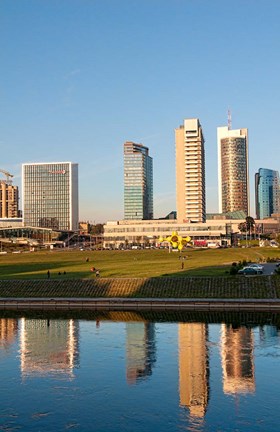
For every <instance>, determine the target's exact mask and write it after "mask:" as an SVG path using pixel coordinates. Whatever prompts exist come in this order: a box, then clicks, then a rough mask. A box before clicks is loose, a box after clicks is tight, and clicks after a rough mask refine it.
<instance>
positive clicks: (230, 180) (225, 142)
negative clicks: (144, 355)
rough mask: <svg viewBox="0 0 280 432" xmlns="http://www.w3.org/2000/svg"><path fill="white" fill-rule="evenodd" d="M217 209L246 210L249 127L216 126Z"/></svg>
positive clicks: (221, 210) (226, 211)
mask: <svg viewBox="0 0 280 432" xmlns="http://www.w3.org/2000/svg"><path fill="white" fill-rule="evenodd" d="M218 179H219V212H220V213H228V212H234V211H240V210H242V211H244V212H245V214H246V215H248V211H249V180H248V129H236V130H231V129H229V127H228V126H225V127H219V128H218Z"/></svg>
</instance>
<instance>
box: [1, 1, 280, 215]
mask: <svg viewBox="0 0 280 432" xmlns="http://www.w3.org/2000/svg"><path fill="white" fill-rule="evenodd" d="M201 3H202V4H203V14H202V13H201V10H202V9H201V4H200V2H198V3H196V2H189V1H186V2H182V1H179V0H174V1H166V2H164V3H163V2H161V1H155V2H153V3H152V4H151V2H150V1H147V0H143V1H142V2H131V1H127V0H121V1H120V2H119V3H118V5H116V6H114V5H112V2H110V1H107V0H104V1H102V2H89V1H87V0H85V1H84V2H82V3H81V2H80V1H78V0H72V1H70V2H69V1H67V2H66V1H64V0H61V2H59V4H55V3H50V2H46V3H42V2H37V1H34V0H29V1H27V0H21V1H19V0H15V1H14V2H10V1H9V0H3V1H2V2H1V5H0V12H1V27H0V36H1V41H2V45H1V53H2V62H3V65H4V67H3V69H2V73H1V79H0V85H1V104H0V110H1V111H0V118H1V120H2V121H1V135H0V142H1V146H2V148H8V149H9V151H8V152H7V153H6V155H5V158H4V159H3V163H2V168H3V169H7V170H9V171H10V172H12V173H13V174H14V184H19V183H20V172H21V164H22V163H29V162H41V161H44V162H51V161H52V160H75V161H76V162H77V163H79V166H80V186H81V187H80V189H81V197H80V209H81V211H80V219H81V220H89V221H91V222H94V221H95V222H105V221H106V220H109V219H121V218H122V215H123V179H122V175H121V173H122V169H123V168H122V166H123V160H122V143H123V142H125V141H127V140H131V141H135V142H142V143H143V144H144V145H145V146H147V147H148V148H149V149H150V152H151V154H152V155H153V158H154V213H155V214H154V217H155V218H157V217H160V216H163V215H166V214H167V213H169V212H170V211H171V210H173V209H174V208H175V207H176V205H175V197H176V192H175V158H174V152H175V143H174V128H175V127H177V125H178V122H180V119H183V118H191V117H193V118H199V119H200V121H201V123H202V125H203V132H204V137H205V160H206V200H207V203H206V211H207V212H217V210H218V200H217V196H218V193H217V191H218V179H217V156H216V128H217V127H219V126H223V125H225V124H226V123H227V122H226V116H227V110H228V107H230V108H231V111H232V118H233V121H232V123H233V125H232V127H233V129H234V128H235V126H237V125H238V127H244V126H245V127H246V128H248V130H249V133H250V150H249V151H250V155H249V159H250V164H249V168H250V172H249V178H250V195H251V197H254V181H253V176H254V174H255V172H257V170H258V169H259V168H260V167H261V166H267V167H269V168H270V169H272V170H278V171H279V162H278V160H279V158H278V157H277V156H278V155H279V143H278V141H279V140H278V134H277V133H276V125H277V120H278V110H279V96H278V94H279V83H278V76H279V66H280V64H279V60H278V56H276V55H275V52H278V51H279V26H278V17H279V13H280V4H279V2H278V1H277V0H272V1H271V2H270V7H267V3H266V2H265V1H260V2H258V5H257V7H256V4H255V2H254V1H252V0H249V1H248V2H246V3H244V1H242V0H236V2H235V3H234V5H232V4H228V3H226V2H223V1H221V0H215V1H214V2H211V4H210V3H209V2H201ZM62 22H63V25H61V23H62ZM197 22H199V23H200V26H199V28H198V26H197ZM143 23H144V25H143ZM186 23H187V25H186ZM108 29H109V31H108ZM229 29H231V31H229ZM132 65H133V68H132ZM194 65H195V67H194ZM241 66H242V67H241ZM108 124H110V127H109V128H108ZM264 125H267V127H268V125H270V128H271V129H272V133H271V134H270V136H269V141H267V139H268V137H267V127H264ZM274 129H275V133H273V131H274ZM105 131H106V133H105ZM264 148H266V149H267V148H269V151H264ZM21 197H22V195H21V194H20V198H21ZM20 207H21V202H20ZM254 213H255V203H254V200H253V199H252V200H251V209H250V214H252V215H253V216H254Z"/></svg>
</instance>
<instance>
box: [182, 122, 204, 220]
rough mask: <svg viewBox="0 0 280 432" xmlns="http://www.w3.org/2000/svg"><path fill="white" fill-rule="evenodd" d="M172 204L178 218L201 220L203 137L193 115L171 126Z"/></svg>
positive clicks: (202, 212) (202, 216)
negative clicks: (173, 146) (173, 159)
mask: <svg viewBox="0 0 280 432" xmlns="http://www.w3.org/2000/svg"><path fill="white" fill-rule="evenodd" d="M175 143H176V205H177V219H178V221H180V222H205V220H206V206H205V156H204V137H203V132H202V128H201V125H200V122H199V120H198V119H197V118H191V119H185V120H184V124H183V125H182V126H180V127H179V128H178V129H175Z"/></svg>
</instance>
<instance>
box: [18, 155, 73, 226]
mask: <svg viewBox="0 0 280 432" xmlns="http://www.w3.org/2000/svg"><path fill="white" fill-rule="evenodd" d="M22 182H23V187H22V195H23V224H24V226H31V227H43V228H52V229H56V230H66V231H67V230H71V231H75V230H77V229H78V224H79V215H78V212H79V204H78V164H76V163H72V162H53V163H31V164H23V165H22Z"/></svg>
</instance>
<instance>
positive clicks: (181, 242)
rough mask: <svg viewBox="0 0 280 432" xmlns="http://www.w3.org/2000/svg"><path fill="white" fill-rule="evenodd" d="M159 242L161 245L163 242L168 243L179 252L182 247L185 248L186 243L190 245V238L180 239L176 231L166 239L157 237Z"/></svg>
mask: <svg viewBox="0 0 280 432" xmlns="http://www.w3.org/2000/svg"><path fill="white" fill-rule="evenodd" d="M158 240H159V242H160V243H162V242H164V241H166V242H168V243H169V244H170V245H171V246H172V248H173V249H178V250H179V251H181V250H182V249H183V247H184V246H186V245H187V244H188V243H190V241H191V238H190V237H189V236H187V237H181V236H179V235H178V233H177V232H176V231H173V232H172V234H171V235H170V236H168V237H165V238H164V237H159V239H158Z"/></svg>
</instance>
